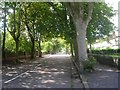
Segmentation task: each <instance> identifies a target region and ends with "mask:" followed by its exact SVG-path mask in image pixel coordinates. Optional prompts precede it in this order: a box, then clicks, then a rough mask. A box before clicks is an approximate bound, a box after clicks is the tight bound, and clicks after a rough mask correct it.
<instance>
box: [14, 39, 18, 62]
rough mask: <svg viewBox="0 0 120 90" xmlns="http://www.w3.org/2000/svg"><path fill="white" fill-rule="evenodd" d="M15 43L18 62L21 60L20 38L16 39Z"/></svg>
mask: <svg viewBox="0 0 120 90" xmlns="http://www.w3.org/2000/svg"><path fill="white" fill-rule="evenodd" d="M15 45H16V63H18V62H19V40H17V39H16V40H15Z"/></svg>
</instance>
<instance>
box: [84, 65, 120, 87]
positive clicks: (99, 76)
mask: <svg viewBox="0 0 120 90" xmlns="http://www.w3.org/2000/svg"><path fill="white" fill-rule="evenodd" d="M86 77H87V82H88V85H89V88H118V87H119V88H120V86H119V84H120V78H119V77H120V72H119V71H118V70H117V69H116V68H112V67H109V66H105V65H101V64H97V65H96V67H95V71H94V72H91V73H87V74H86ZM118 81H119V82H118Z"/></svg>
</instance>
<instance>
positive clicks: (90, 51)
mask: <svg viewBox="0 0 120 90" xmlns="http://www.w3.org/2000/svg"><path fill="white" fill-rule="evenodd" d="M89 53H90V54H91V53H92V44H91V43H90V50H89Z"/></svg>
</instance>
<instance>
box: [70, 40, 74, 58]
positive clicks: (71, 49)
mask: <svg viewBox="0 0 120 90" xmlns="http://www.w3.org/2000/svg"><path fill="white" fill-rule="evenodd" d="M70 51H71V55H72V57H73V56H74V54H73V44H72V41H71V42H70Z"/></svg>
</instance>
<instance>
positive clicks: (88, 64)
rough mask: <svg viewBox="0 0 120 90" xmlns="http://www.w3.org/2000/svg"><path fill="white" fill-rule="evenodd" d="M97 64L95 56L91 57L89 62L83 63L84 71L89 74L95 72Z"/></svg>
mask: <svg viewBox="0 0 120 90" xmlns="http://www.w3.org/2000/svg"><path fill="white" fill-rule="evenodd" d="M95 64H96V59H95V58H94V57H93V56H90V57H89V58H88V60H86V61H84V62H83V66H84V70H85V71H88V72H91V71H93V70H94V66H95Z"/></svg>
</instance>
